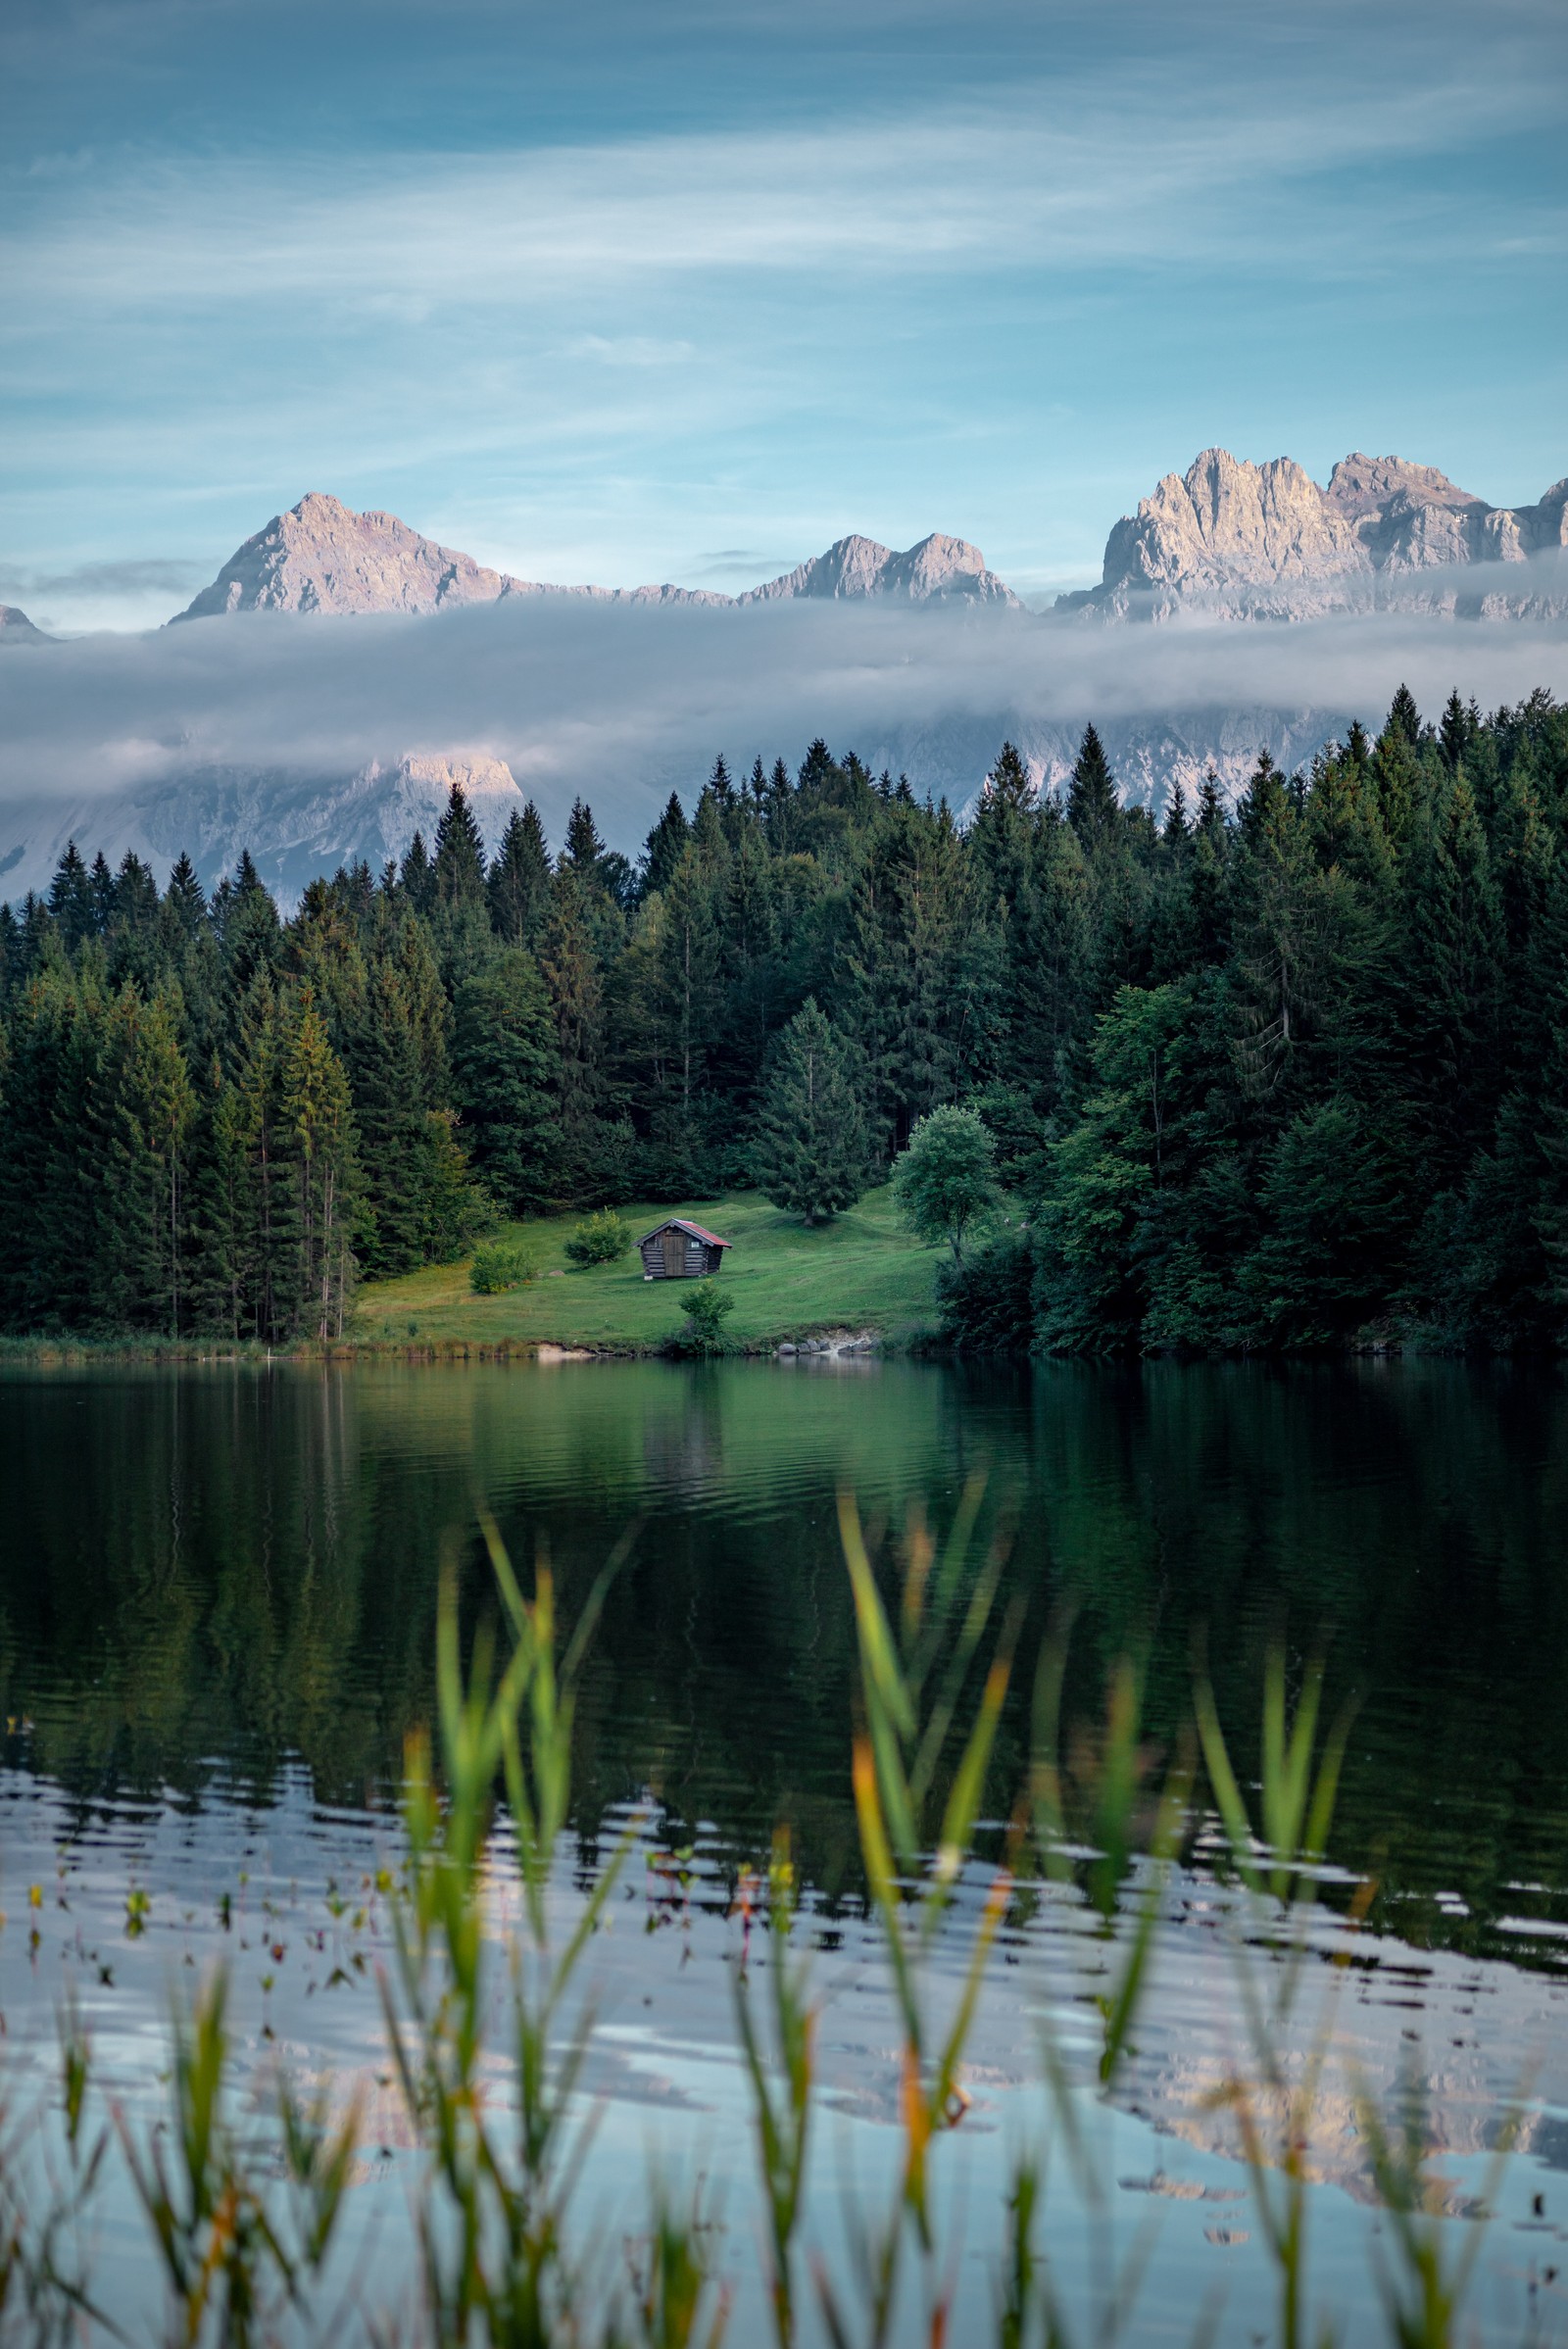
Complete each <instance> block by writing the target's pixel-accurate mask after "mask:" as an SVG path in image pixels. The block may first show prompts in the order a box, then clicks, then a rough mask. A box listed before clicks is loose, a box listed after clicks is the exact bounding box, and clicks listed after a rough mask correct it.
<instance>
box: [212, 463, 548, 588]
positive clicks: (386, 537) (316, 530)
mask: <svg viewBox="0 0 1568 2349" xmlns="http://www.w3.org/2000/svg"><path fill="white" fill-rule="evenodd" d="M523 587H524V583H523V582H522V581H521V580H515V579H509V578H508V577H507V575H506V574H505V572H503V571H492V570H489V569H487V568H486V566H485V565H484V564H483V563H475V562H474V560H473V557H472V556H471V555H462V554H459V553H457V552H456V551H455V550H454V549H453V548H451V547H443V546H438V545H437V544H436V542H435V541H434V540H433V539H429V538H421V537H420V535H419V533H418V532H417V530H411V529H410V528H409V525H408V523H407V522H404V521H400V520H399V519H398V517H397V515H396V514H379V513H373V514H356V513H354V512H353V510H352V508H350V507H347V506H345V505H343V504H342V503H341V501H340V500H339V499H337V498H332V497H327V496H326V495H325V494H324V493H323V492H321V491H320V490H312V491H311V492H310V493H309V494H308V495H307V496H306V497H303V498H301V500H300V502H299V504H298V505H297V506H294V507H291V508H290V509H289V511H288V513H287V514H274V515H273V516H272V518H271V520H270V522H269V523H268V524H267V526H266V527H265V529H261V530H258V531H257V532H256V535H255V536H254V537H253V538H248V539H247V540H246V541H245V544H244V545H243V546H242V547H241V548H239V549H238V551H237V552H236V553H235V554H233V555H231V556H230V557H229V560H228V561H227V563H224V565H223V567H222V569H221V571H220V572H219V574H218V576H217V578H216V579H215V580H214V581H213V583H212V585H211V587H204V588H203V589H202V592H201V594H200V595H199V596H197V597H196V598H195V600H194V602H192V603H191V604H189V605H187V606H186V608H185V610H184V611H183V612H180V613H179V614H178V615H177V616H178V617H179V618H180V619H186V620H194V619H205V618H207V617H208V616H210V615H211V614H213V613H215V612H438V611H440V610H441V609H442V608H443V607H444V606H446V605H449V604H492V603H494V602H495V601H496V599H497V598H498V597H499V596H503V595H507V594H509V593H513V592H515V591H516V590H517V589H519V588H523ZM524 592H526V589H524ZM534 592H535V593H537V592H538V591H537V590H535V591H534Z"/></svg>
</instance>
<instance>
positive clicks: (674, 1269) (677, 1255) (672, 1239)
mask: <svg viewBox="0 0 1568 2349" xmlns="http://www.w3.org/2000/svg"><path fill="white" fill-rule="evenodd" d="M685 1270H686V1235H685V1233H684V1232H666V1233H665V1234H664V1278H665V1280H666V1281H678V1280H679V1279H680V1277H681V1275H682V1273H683V1272H684V1271H685Z"/></svg>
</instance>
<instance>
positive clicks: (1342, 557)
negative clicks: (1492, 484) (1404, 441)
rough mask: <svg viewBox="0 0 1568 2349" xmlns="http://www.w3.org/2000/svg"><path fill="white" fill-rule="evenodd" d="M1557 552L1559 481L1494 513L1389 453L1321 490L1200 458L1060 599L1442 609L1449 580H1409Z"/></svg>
mask: <svg viewBox="0 0 1568 2349" xmlns="http://www.w3.org/2000/svg"><path fill="white" fill-rule="evenodd" d="M1563 547H1568V484H1565V483H1564V482H1560V481H1559V482H1557V483H1555V484H1554V485H1553V487H1552V488H1551V489H1549V490H1547V491H1546V492H1545V494H1544V497H1543V498H1541V499H1540V500H1539V502H1538V503H1537V504H1536V505H1534V506H1520V507H1494V506H1489V505H1488V504H1487V502H1486V500H1485V499H1484V498H1478V497H1476V496H1474V495H1473V494H1472V493H1471V492H1470V491H1469V490H1465V489H1460V488H1459V487H1458V486H1457V485H1456V484H1455V483H1454V482H1452V481H1450V480H1449V479H1448V477H1447V475H1446V473H1441V472H1439V471H1438V469H1437V467H1436V466H1434V465H1410V464H1407V463H1406V461H1405V460H1404V459H1403V458H1400V457H1368V456H1365V455H1364V454H1362V453H1361V452H1360V451H1356V452H1354V453H1353V454H1352V455H1350V456H1348V457H1344V458H1342V459H1341V460H1340V462H1339V464H1338V465H1335V467H1334V469H1333V471H1332V472H1331V473H1330V475H1329V480H1328V486H1327V487H1326V488H1320V487H1319V485H1318V484H1317V482H1315V481H1314V480H1313V479H1312V477H1311V475H1310V474H1309V473H1308V472H1306V471H1305V469H1304V468H1303V467H1302V466H1301V465H1298V464H1296V462H1295V461H1294V459H1292V458H1289V457H1276V458H1274V459H1272V460H1271V461H1270V462H1269V463H1268V464H1266V465H1251V464H1249V463H1248V462H1247V461H1246V460H1244V459H1239V458H1235V457H1233V456H1232V455H1231V454H1230V451H1229V450H1228V449H1205V450H1203V452H1202V454H1201V456H1199V457H1197V458H1195V459H1194V461H1193V463H1192V465H1189V467H1188V469H1187V471H1186V473H1185V474H1178V473H1167V474H1166V476H1165V478H1164V480H1163V481H1161V482H1160V483H1159V484H1158V486H1157V487H1156V488H1155V489H1154V491H1153V492H1152V495H1151V496H1149V497H1147V498H1145V499H1143V500H1142V501H1141V503H1140V505H1139V508H1138V511H1137V513H1136V514H1124V515H1123V517H1122V519H1121V520H1120V521H1119V522H1117V523H1116V525H1115V527H1114V528H1113V529H1112V531H1111V533H1110V536H1109V538H1108V540H1107V541H1106V544H1105V562H1104V573H1103V579H1102V582H1101V585H1100V586H1099V587H1098V588H1096V589H1093V590H1091V591H1090V592H1089V593H1088V594H1087V595H1084V596H1079V597H1074V598H1068V599H1064V601H1066V602H1067V603H1068V604H1069V605H1071V604H1076V605H1079V606H1087V607H1089V608H1090V609H1092V610H1098V611H1099V612H1103V614H1105V615H1106V616H1110V617H1120V616H1125V615H1128V614H1131V613H1134V612H1139V613H1147V614H1150V615H1152V616H1155V617H1158V616H1160V615H1161V614H1162V613H1164V612H1171V611H1174V610H1176V609H1178V608H1179V607H1180V606H1182V605H1183V604H1206V605H1210V606H1213V607H1214V608H1216V609H1218V610H1220V611H1224V612H1230V613H1232V614H1234V615H1235V616H1238V617H1257V618H1279V619H1295V618H1305V617H1307V616H1309V615H1311V614H1314V613H1317V612H1331V611H1344V610H1361V609H1366V608H1367V607H1369V606H1370V605H1373V604H1378V605H1386V604H1389V603H1399V604H1409V605H1418V606H1420V607H1422V608H1424V609H1430V610H1444V609H1446V610H1453V609H1456V608H1457V607H1458V606H1459V605H1461V604H1462V603H1465V602H1466V601H1467V599H1466V598H1465V596H1464V594H1463V590H1462V584H1456V583H1455V582H1454V581H1453V580H1452V579H1451V578H1448V579H1446V580H1442V581H1439V580H1426V581H1421V580H1418V579H1416V578H1415V577H1414V574H1416V573H1420V572H1435V571H1444V572H1451V571H1452V570H1453V569H1455V568H1456V567H1459V566H1463V565H1466V564H1473V563H1521V564H1522V563H1528V562H1529V560H1530V558H1531V557H1533V556H1536V555H1540V554H1544V553H1547V552H1549V551H1552V550H1555V549H1560V548H1563ZM1563 593H1564V589H1563V584H1562V582H1561V581H1560V580H1558V581H1550V580H1546V581H1543V580H1540V579H1521V580H1520V582H1519V585H1518V587H1517V588H1515V587H1514V586H1513V584H1512V582H1511V581H1509V582H1506V583H1504V584H1501V585H1499V584H1498V583H1496V582H1495V581H1491V582H1488V583H1487V584H1486V585H1485V586H1484V587H1482V588H1480V589H1479V590H1478V593H1477V595H1476V597H1475V598H1474V599H1472V600H1473V601H1474V603H1475V605H1476V609H1477V611H1478V613H1479V612H1486V613H1488V614H1489V615H1495V616H1499V617H1500V616H1508V615H1517V614H1521V613H1524V612H1544V611H1546V610H1550V609H1557V608H1560V605H1561V602H1562V598H1563Z"/></svg>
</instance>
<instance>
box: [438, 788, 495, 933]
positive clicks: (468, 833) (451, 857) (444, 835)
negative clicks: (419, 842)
mask: <svg viewBox="0 0 1568 2349" xmlns="http://www.w3.org/2000/svg"><path fill="white" fill-rule="evenodd" d="M431 878H432V881H433V884H434V896H435V903H436V904H437V905H444V906H447V907H448V908H453V907H457V906H465V907H466V906H471V905H483V904H484V902H485V891H484V882H485V863H484V839H483V835H482V834H481V833H480V830H479V827H478V825H477V823H476V822H475V821H474V816H473V810H472V808H471V807H469V806H468V802H467V798H466V794H465V792H464V789H463V786H462V784H461V783H454V784H453V786H452V789H451V791H450V792H449V793H448V795H447V804H446V807H445V808H444V810H443V811H442V816H441V821H440V823H439V824H438V825H437V826H436V835H435V858H434V861H433V863H432V865H431Z"/></svg>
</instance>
